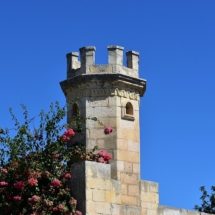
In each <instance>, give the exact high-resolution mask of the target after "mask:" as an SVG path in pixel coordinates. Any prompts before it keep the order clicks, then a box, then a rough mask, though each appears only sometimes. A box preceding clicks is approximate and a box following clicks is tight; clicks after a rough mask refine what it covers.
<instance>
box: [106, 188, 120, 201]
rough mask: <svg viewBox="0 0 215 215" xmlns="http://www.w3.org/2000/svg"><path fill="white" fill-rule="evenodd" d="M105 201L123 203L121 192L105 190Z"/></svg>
mask: <svg viewBox="0 0 215 215" xmlns="http://www.w3.org/2000/svg"><path fill="white" fill-rule="evenodd" d="M105 201H106V202H110V203H115V204H121V194H116V193H115V192H113V191H106V192H105Z"/></svg>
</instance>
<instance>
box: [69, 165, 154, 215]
mask: <svg viewBox="0 0 215 215" xmlns="http://www.w3.org/2000/svg"><path fill="white" fill-rule="evenodd" d="M71 173H72V181H71V189H72V195H73V197H74V198H75V199H77V201H78V204H77V208H78V209H79V210H81V211H82V212H83V215H85V214H86V215H99V214H100V215H101V214H103V215H156V214H157V207H158V185H157V183H154V182H149V181H137V183H134V184H130V183H129V182H128V183H127V184H124V183H122V182H121V181H118V180H114V179H111V166H110V165H109V164H102V163H96V162H91V161H83V162H80V163H76V164H73V165H72V166H71ZM128 179H129V176H128ZM123 185H126V188H125V187H123ZM125 190H126V193H125Z"/></svg>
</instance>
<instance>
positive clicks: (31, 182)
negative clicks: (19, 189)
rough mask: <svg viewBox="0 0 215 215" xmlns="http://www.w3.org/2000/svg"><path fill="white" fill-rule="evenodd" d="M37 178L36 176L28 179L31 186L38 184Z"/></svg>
mask: <svg viewBox="0 0 215 215" xmlns="http://www.w3.org/2000/svg"><path fill="white" fill-rule="evenodd" d="M37 182H38V181H37V179H35V178H30V179H28V184H29V185H30V186H32V187H33V186H36V185H37Z"/></svg>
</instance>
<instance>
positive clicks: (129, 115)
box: [122, 99, 135, 121]
mask: <svg viewBox="0 0 215 215" xmlns="http://www.w3.org/2000/svg"><path fill="white" fill-rule="evenodd" d="M122 119H125V120H130V121H134V120H135V118H134V108H133V105H132V103H131V102H130V101H129V100H128V99H126V100H124V101H123V102H122Z"/></svg>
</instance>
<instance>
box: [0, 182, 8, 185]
mask: <svg viewBox="0 0 215 215" xmlns="http://www.w3.org/2000/svg"><path fill="white" fill-rule="evenodd" d="M7 185H8V183H7V182H5V181H1V182H0V186H7Z"/></svg>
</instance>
